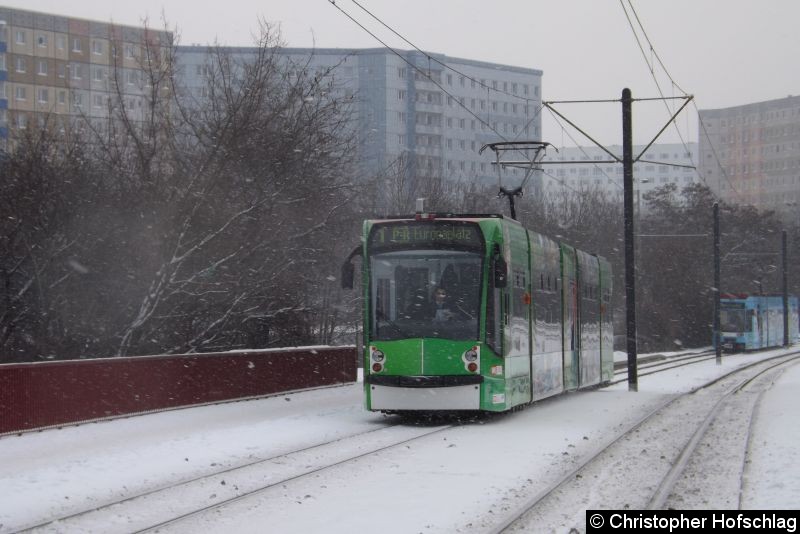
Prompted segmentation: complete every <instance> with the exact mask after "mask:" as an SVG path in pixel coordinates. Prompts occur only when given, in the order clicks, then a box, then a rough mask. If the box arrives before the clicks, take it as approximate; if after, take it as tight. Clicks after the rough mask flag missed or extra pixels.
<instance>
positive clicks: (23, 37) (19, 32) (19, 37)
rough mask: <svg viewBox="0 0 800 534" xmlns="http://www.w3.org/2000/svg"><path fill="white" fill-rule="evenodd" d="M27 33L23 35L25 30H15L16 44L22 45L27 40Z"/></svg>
mask: <svg viewBox="0 0 800 534" xmlns="http://www.w3.org/2000/svg"><path fill="white" fill-rule="evenodd" d="M27 40H28V39H27V35H25V30H17V39H16V42H17V44H18V45H24V44H25V43H26V42H27Z"/></svg>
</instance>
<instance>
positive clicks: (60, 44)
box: [56, 35, 67, 50]
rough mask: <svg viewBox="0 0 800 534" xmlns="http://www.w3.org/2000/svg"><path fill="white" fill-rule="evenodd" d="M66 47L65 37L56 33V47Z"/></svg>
mask: <svg viewBox="0 0 800 534" xmlns="http://www.w3.org/2000/svg"><path fill="white" fill-rule="evenodd" d="M66 47H67V38H66V37H64V36H63V35H56V48H57V49H58V50H64V49H65V48H66Z"/></svg>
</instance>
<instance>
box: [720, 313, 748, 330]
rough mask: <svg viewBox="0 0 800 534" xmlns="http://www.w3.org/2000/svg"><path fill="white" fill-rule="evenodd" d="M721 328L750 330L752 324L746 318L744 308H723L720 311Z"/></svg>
mask: <svg viewBox="0 0 800 534" xmlns="http://www.w3.org/2000/svg"><path fill="white" fill-rule="evenodd" d="M719 325H720V330H721V331H723V332H749V331H750V324H749V321H747V320H746V317H745V310H744V308H738V309H730V308H727V309H726V308H722V309H720V312H719Z"/></svg>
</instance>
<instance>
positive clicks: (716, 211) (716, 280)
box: [713, 202, 722, 365]
mask: <svg viewBox="0 0 800 534" xmlns="http://www.w3.org/2000/svg"><path fill="white" fill-rule="evenodd" d="M719 264H720V261H719V203H717V202H714V330H713V332H714V334H713V335H714V349H715V350H716V354H717V365H721V364H722V345H721V336H720V335H719V333H720V332H719V308H720V304H719V297H720V288H719V284H720V272H719V271H720V268H719Z"/></svg>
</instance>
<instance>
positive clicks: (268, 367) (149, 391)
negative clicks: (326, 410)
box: [0, 347, 356, 434]
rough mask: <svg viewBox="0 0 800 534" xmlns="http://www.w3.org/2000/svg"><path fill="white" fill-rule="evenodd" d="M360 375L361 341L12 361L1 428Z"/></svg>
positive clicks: (2, 391)
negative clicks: (357, 345) (358, 346)
mask: <svg viewBox="0 0 800 534" xmlns="http://www.w3.org/2000/svg"><path fill="white" fill-rule="evenodd" d="M355 380H356V349H355V347H298V348H291V349H279V350H274V349H273V350H263V351H245V352H225V353H211V354H182V355H169V356H138V357H128V358H104V359H97V360H74V361H55V362H36V363H22V364H4V365H0V434H6V433H13V432H20V431H23V430H31V429H36V428H43V427H50V426H57V425H63V424H69V423H76V422H82V421H91V420H96V419H103V418H108V417H115V416H121V415H130V414H135V413H141V412H147V411H152V410H162V409H166V408H176V407H182V406H191V405H195V404H205V403H209V402H218V401H225V400H232V399H243V398H248V397H258V396H264V395H270V394H276V393H281V392H286V391H293V390H299V389H307V388H314V387H320V386H331V385H336V384H345V383H348V382H355Z"/></svg>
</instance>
